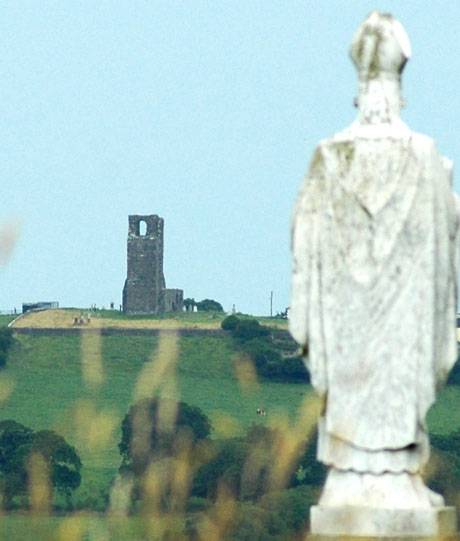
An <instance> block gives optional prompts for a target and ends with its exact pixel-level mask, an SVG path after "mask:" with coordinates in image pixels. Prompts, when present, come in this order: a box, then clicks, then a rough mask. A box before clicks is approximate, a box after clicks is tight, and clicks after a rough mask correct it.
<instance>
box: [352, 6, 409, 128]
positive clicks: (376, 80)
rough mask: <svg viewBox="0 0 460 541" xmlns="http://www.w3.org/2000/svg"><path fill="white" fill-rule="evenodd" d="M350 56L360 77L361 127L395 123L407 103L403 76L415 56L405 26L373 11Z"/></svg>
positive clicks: (354, 42)
mask: <svg viewBox="0 0 460 541" xmlns="http://www.w3.org/2000/svg"><path fill="white" fill-rule="evenodd" d="M350 55H351V58H352V60H353V63H354V64H355V66H356V69H357V70H358V74H359V92H358V98H357V99H356V105H357V107H358V108H359V116H358V120H359V122H360V124H394V123H395V122H398V119H399V112H400V109H401V107H402V104H403V100H402V98H401V73H402V71H403V69H404V66H405V65H406V62H407V61H408V59H409V58H410V55H411V46H410V42H409V38H408V36H407V34H406V31H405V30H404V28H403V26H402V24H401V23H400V22H399V21H397V20H396V19H395V18H394V17H393V16H392V15H390V14H389V13H380V12H378V11H373V12H372V13H371V14H370V15H369V16H368V17H367V18H366V19H365V21H364V22H363V23H362V24H361V25H360V27H359V28H358V30H357V31H356V33H355V35H354V37H353V41H352V44H351V48H350Z"/></svg>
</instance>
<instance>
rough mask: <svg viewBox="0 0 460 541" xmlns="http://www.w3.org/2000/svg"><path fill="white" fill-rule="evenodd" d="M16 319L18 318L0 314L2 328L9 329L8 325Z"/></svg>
mask: <svg viewBox="0 0 460 541" xmlns="http://www.w3.org/2000/svg"><path fill="white" fill-rule="evenodd" d="M16 317H17V316H7V315H5V314H0V327H7V326H8V324H9V323H10V322H11V321H13V319H15V318H16Z"/></svg>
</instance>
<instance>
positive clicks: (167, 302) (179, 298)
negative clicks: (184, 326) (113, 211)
mask: <svg viewBox="0 0 460 541" xmlns="http://www.w3.org/2000/svg"><path fill="white" fill-rule="evenodd" d="M182 305H183V292H182V290H181V289H166V287H165V278H164V274H163V218H160V217H159V216H156V215H154V214H152V215H148V216H139V215H132V216H129V229H128V275H127V278H126V281H125V286H124V288H123V312H125V313H127V314H159V313H161V312H175V311H181V310H182Z"/></svg>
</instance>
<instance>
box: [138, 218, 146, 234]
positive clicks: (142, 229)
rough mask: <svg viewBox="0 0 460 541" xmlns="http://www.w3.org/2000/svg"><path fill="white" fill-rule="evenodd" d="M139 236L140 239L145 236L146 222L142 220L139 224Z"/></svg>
mask: <svg viewBox="0 0 460 541" xmlns="http://www.w3.org/2000/svg"><path fill="white" fill-rule="evenodd" d="M139 235H140V236H141V237H145V235H147V222H145V221H144V220H141V221H140V222H139Z"/></svg>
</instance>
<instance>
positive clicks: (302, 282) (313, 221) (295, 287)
mask: <svg viewBox="0 0 460 541" xmlns="http://www.w3.org/2000/svg"><path fill="white" fill-rule="evenodd" d="M323 166H324V161H323V150H322V147H321V144H320V145H319V146H318V148H317V149H316V151H315V153H314V154H313V158H312V160H311V163H310V168H309V172H308V175H307V177H306V179H305V180H304V183H303V186H302V189H301V192H300V195H299V198H298V200H297V204H296V208H295V211H294V218H293V222H292V237H291V249H292V258H293V268H292V283H291V304H290V310H289V330H290V332H291V334H292V336H293V338H294V340H295V341H296V342H297V343H298V344H299V345H300V347H301V348H302V354H303V356H304V357H307V355H308V342H309V314H310V303H311V280H312V271H313V266H314V265H315V253H316V244H317V242H316V241H317V216H318V208H317V199H318V193H317V192H318V190H317V187H318V183H320V182H321V180H320V179H321V178H322V177H323V175H324V171H323Z"/></svg>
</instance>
